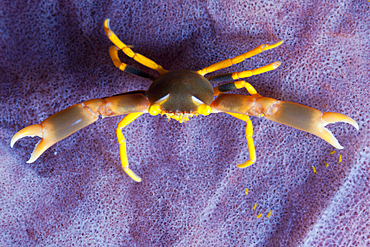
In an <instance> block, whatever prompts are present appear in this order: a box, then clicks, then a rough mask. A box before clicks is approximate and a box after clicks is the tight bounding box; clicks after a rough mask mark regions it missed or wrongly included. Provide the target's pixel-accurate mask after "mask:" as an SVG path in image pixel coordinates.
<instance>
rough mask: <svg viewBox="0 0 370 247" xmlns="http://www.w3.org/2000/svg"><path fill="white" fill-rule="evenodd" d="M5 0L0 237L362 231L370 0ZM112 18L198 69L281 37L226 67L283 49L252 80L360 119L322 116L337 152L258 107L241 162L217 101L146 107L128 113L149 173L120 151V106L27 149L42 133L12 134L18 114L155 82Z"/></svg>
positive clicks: (67, 240) (269, 241) (209, 238)
mask: <svg viewBox="0 0 370 247" xmlns="http://www.w3.org/2000/svg"><path fill="white" fill-rule="evenodd" d="M0 4H1V5H0V6H1V8H0V9H1V11H0V13H1V14H0V15H1V18H0V23H1V25H0V34H1V39H0V46H1V51H2V52H1V57H0V74H1V80H0V116H1V118H0V137H1V139H0V180H1V186H0V245H2V246H86V245H88V244H91V245H93V246H298V245H301V246H330V245H332V246H334V245H336V246H356V245H357V246H369V245H370V234H369V232H370V216H369V215H370V209H369V208H370V195H369V188H370V187H369V185H370V175H369V174H370V164H369V160H370V143H369V142H370V141H369V140H370V132H369V130H370V127H369V126H370V120H369V116H370V112H369V107H370V104H369V95H370V89H369V83H368V81H369V78H370V74H369V67H370V62H369V61H370V50H369V47H370V44H369V43H370V29H369V27H370V19H369V18H368V14H369V13H370V3H369V2H368V1H365V0H364V1H348V0H343V1H325V0H324V1H268V0H266V1H230V0H225V1H195V0H193V1H190V0H184V1H163V0H156V1H90V0H87V1H55V0H51V1H32V2H30V1H29V2H28V3H27V2H25V1H20V0H12V1H8V0H3V1H1V3H0ZM105 18H110V19H111V27H112V29H113V30H114V31H115V33H116V34H117V35H118V36H119V37H120V38H121V39H122V40H123V41H124V42H125V43H126V44H129V45H133V47H134V48H133V49H134V50H135V51H136V52H139V53H141V54H143V55H145V56H147V57H149V58H151V59H153V60H154V61H156V62H157V63H159V64H161V65H162V66H163V67H164V68H166V69H169V70H174V69H189V70H198V69H201V68H203V67H206V66H208V65H210V64H212V63H215V62H217V61H220V60H222V59H226V58H230V57H233V56H236V55H239V54H241V53H244V52H245V51H247V50H250V49H252V48H254V47H257V46H258V45H260V44H266V43H267V44H272V43H274V42H277V41H279V40H284V41H285V42H284V44H283V45H281V46H280V47H278V48H276V49H273V50H269V51H266V52H264V53H262V54H260V55H258V56H255V57H253V58H251V59H248V60H246V61H244V62H243V63H240V64H238V65H235V66H233V67H230V68H228V69H225V70H223V71H221V72H220V73H226V72H233V71H242V70H246V69H251V68H256V67H259V66H262V65H265V64H268V63H271V62H274V61H281V62H282V65H281V66H280V67H279V68H278V69H277V70H275V71H272V72H269V73H265V74H262V75H258V76H254V77H251V78H250V79H248V82H250V83H251V84H252V85H254V86H255V88H256V89H257V91H258V92H259V93H260V94H262V95H264V96H268V97H273V98H277V99H279V100H285V101H293V102H296V103H300V104H304V105H308V106H311V107H314V108H316V109H319V110H321V111H324V112H325V111H332V112H340V113H344V114H346V115H349V116H351V117H352V118H354V119H355V120H356V121H357V122H358V123H359V126H360V131H356V130H355V129H354V128H353V127H352V126H350V125H348V124H332V125H329V126H328V127H329V128H330V129H331V130H332V132H333V133H334V135H335V136H336V137H337V138H338V140H339V142H340V143H341V144H342V145H343V146H344V149H343V150H337V151H336V153H335V154H330V152H331V151H332V150H334V148H333V147H331V146H330V145H329V144H328V143H326V142H325V141H323V140H321V139H320V138H318V137H316V136H314V135H311V134H308V133H305V132H302V131H299V130H296V129H292V128H290V127H287V126H283V125H280V124H277V123H274V122H271V121H268V120H266V119H263V118H252V122H253V124H254V140H255V144H256V149H257V162H256V163H255V164H254V165H253V166H251V167H248V168H246V169H239V168H237V167H236V166H235V165H236V164H238V163H241V162H243V161H245V160H246V159H247V158H248V147H247V143H246V140H245V133H244V131H245V123H244V122H242V121H240V120H237V119H235V118H233V117H231V116H228V115H226V114H212V115H211V116H208V117H196V118H192V119H191V120H190V121H189V122H187V123H183V124H180V123H178V122H175V121H170V122H167V119H166V118H165V117H159V116H156V117H152V116H150V115H148V114H146V115H143V116H141V117H140V118H138V119H137V120H136V121H134V122H133V123H131V124H130V125H129V126H128V127H127V128H125V129H124V134H125V136H126V139H127V147H128V159H129V162H130V166H131V168H132V169H133V170H134V171H135V172H136V173H137V174H138V175H140V176H141V177H142V178H143V182H141V183H136V182H134V181H132V180H131V179H130V178H129V177H128V176H127V175H126V174H125V173H124V172H123V171H122V169H121V167H120V161H119V150H118V144H117V140H116V136H115V128H116V124H117V123H118V121H119V120H120V119H121V118H120V117H113V118H105V119H101V120H99V121H98V122H96V123H94V124H92V125H90V126H88V127H86V128H84V129H83V130H81V131H79V132H77V133H75V134H73V135H72V136H70V137H68V138H66V139H64V140H62V141H60V142H58V143H57V144H55V145H54V146H52V147H51V148H49V149H48V150H47V151H46V152H45V153H44V154H43V155H42V156H41V157H40V158H39V159H38V160H37V161H36V162H34V163H32V164H26V161H27V160H28V158H29V156H30V153H31V152H32V150H33V147H34V145H35V144H36V143H37V141H38V138H24V139H22V140H20V141H18V142H17V143H16V145H15V148H13V149H11V148H10V147H9V144H10V139H11V137H12V136H13V135H14V134H15V133H16V132H17V131H18V130H20V129H21V128H23V127H25V126H28V125H31V124H35V123H40V122H41V121H42V120H44V119H45V118H47V117H48V116H51V115H52V114H54V113H56V112H58V111H61V110H63V109H65V108H67V107H69V106H71V105H73V104H75V103H80V102H83V101H86V100H88V99H93V98H102V97H108V96H111V95H114V94H119V93H122V92H127V91H132V90H146V89H147V88H148V87H149V85H150V81H149V80H145V79H142V78H139V77H136V76H133V75H130V74H127V73H124V72H122V71H120V70H118V69H117V68H116V67H114V65H113V63H112V61H111V60H110V57H109V54H108V49H109V47H110V46H111V45H112V44H111V42H110V41H109V40H108V38H107V37H106V36H105V34H104V31H103V21H104V19H105ZM120 56H121V58H122V60H123V61H124V62H126V63H128V64H130V65H133V66H136V67H138V68H141V69H143V70H144V71H146V72H149V73H152V74H156V73H155V72H153V71H151V70H150V69H148V68H145V67H143V66H141V65H139V64H137V63H136V62H135V61H133V60H131V59H129V58H128V57H125V56H124V55H123V54H121V55H120ZM216 85H217V84H216ZM237 93H240V94H247V92H246V90H244V89H242V90H239V91H238V92H237ZM339 154H341V155H342V156H343V162H342V163H338V157H339ZM324 161H325V162H327V163H328V164H329V166H328V167H326V166H325V164H324ZM312 166H315V167H316V170H317V173H316V174H315V173H313V169H312ZM246 188H248V189H249V194H248V195H245V193H244V191H245V189H246ZM255 202H257V207H256V209H255V210H253V205H254V204H255ZM270 210H272V215H271V217H270V218H267V217H266V215H267V213H268V212H269V211H270ZM260 213H262V217H261V218H257V215H259V214H260Z"/></svg>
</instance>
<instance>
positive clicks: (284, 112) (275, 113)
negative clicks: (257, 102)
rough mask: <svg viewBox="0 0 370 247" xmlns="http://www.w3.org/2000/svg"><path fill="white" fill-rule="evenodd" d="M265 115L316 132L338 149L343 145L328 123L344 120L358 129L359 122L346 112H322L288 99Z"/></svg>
mask: <svg viewBox="0 0 370 247" xmlns="http://www.w3.org/2000/svg"><path fill="white" fill-rule="evenodd" d="M264 117H265V118H267V119H269V120H272V121H274V122H278V123H281V124H285V125H288V126H291V127H293V128H296V129H299V130H303V131H306V132H309V133H311V134H314V135H316V136H318V137H320V138H322V139H323V140H325V141H327V142H328V143H329V144H331V145H332V146H334V147H335V148H338V149H342V148H343V147H342V146H341V145H340V144H339V142H338V140H337V139H336V138H335V137H334V135H333V134H332V133H331V131H330V130H328V129H327V128H325V126H326V125H328V124H330V123H335V122H343V123H348V124H350V125H352V126H353V127H355V128H356V129H357V130H358V124H357V122H356V121H355V120H353V119H352V118H350V117H348V116H346V115H344V114H340V113H335V112H326V113H322V112H321V111H319V110H316V109H314V108H311V107H308V106H304V105H300V104H296V103H293V102H287V101H278V102H277V104H275V105H274V106H272V107H271V109H269V112H268V113H266V114H265V116H264Z"/></svg>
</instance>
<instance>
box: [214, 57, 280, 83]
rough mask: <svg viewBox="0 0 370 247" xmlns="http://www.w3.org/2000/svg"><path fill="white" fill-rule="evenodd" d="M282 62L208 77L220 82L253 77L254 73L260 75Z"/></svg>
mask: <svg viewBox="0 0 370 247" xmlns="http://www.w3.org/2000/svg"><path fill="white" fill-rule="evenodd" d="M280 64H281V63H280V62H273V63H270V64H268V65H265V66H263V67H260V68H257V69H252V70H245V71H241V72H234V73H229V74H222V75H216V76H211V77H208V78H207V79H208V80H209V81H210V82H220V81H231V80H237V79H242V78H247V77H251V76H254V75H259V74H262V73H265V72H269V71H272V70H274V69H276V68H278V67H279V66H280Z"/></svg>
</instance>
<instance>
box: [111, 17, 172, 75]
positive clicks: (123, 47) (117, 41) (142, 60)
mask: <svg viewBox="0 0 370 247" xmlns="http://www.w3.org/2000/svg"><path fill="white" fill-rule="evenodd" d="M104 31H105V34H106V35H107V36H108V38H109V40H110V41H112V43H113V44H114V45H115V46H117V47H118V48H119V49H120V50H122V51H123V53H125V54H126V55H127V56H129V57H131V58H133V59H134V60H135V61H136V62H138V63H140V64H142V65H144V66H146V67H148V68H151V69H154V70H156V71H158V72H159V73H160V74H165V73H167V72H168V70H165V69H163V67H162V66H161V65H159V64H157V63H156V62H154V61H153V60H151V59H149V58H147V57H145V56H143V55H141V54H139V53H136V52H134V51H133V50H131V49H130V47H128V46H127V45H125V44H124V43H123V42H122V41H121V40H120V39H119V38H118V37H117V35H116V34H115V33H114V32H113V31H112V30H111V29H110V27H109V19H105V21H104ZM112 60H113V59H112Z"/></svg>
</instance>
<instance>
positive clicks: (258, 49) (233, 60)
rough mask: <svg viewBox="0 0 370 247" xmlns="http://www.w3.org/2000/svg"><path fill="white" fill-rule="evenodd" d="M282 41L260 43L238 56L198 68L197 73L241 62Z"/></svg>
mask: <svg viewBox="0 0 370 247" xmlns="http://www.w3.org/2000/svg"><path fill="white" fill-rule="evenodd" d="M283 42H284V41H279V42H277V43H275V44H272V45H268V44H263V45H260V46H258V47H256V48H254V49H253V50H250V51H248V52H246V53H243V54H241V55H239V56H236V57H234V58H228V59H225V60H223V61H220V62H217V63H215V64H212V65H210V66H208V67H206V68H204V69H201V70H198V71H197V73H198V74H200V75H203V76H204V75H205V74H208V73H211V72H214V71H217V70H220V69H224V68H227V67H230V66H231V65H234V64H238V63H240V62H243V61H244V60H245V59H247V58H250V57H253V56H255V55H257V54H259V53H261V52H263V51H267V50H270V49H272V48H275V47H277V46H279V45H281V44H282V43H283Z"/></svg>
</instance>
